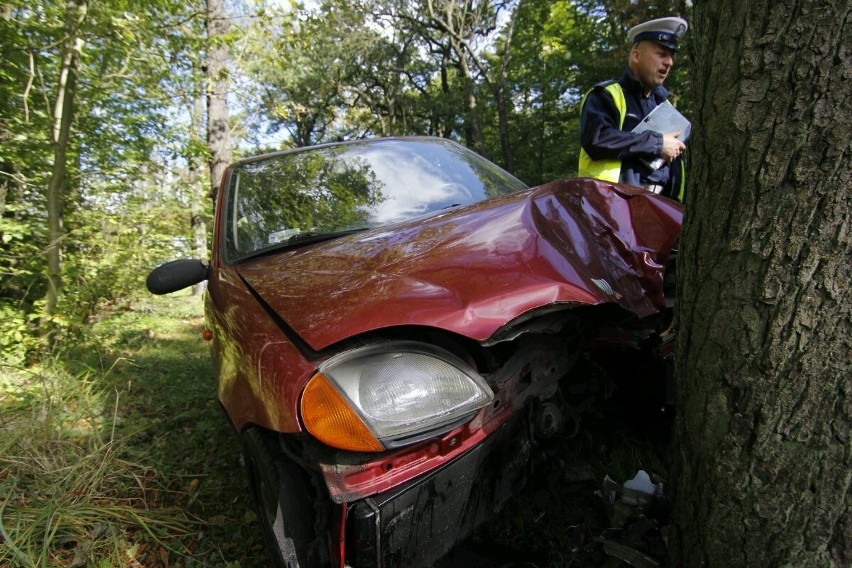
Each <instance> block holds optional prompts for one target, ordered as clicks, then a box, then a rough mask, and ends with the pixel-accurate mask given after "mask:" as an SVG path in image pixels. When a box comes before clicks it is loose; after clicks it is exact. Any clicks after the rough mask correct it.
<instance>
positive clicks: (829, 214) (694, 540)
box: [670, 0, 852, 568]
mask: <svg viewBox="0 0 852 568" xmlns="http://www.w3.org/2000/svg"><path fill="white" fill-rule="evenodd" d="M694 13H695V17H694V21H693V22H691V24H692V25H691V30H693V31H694V35H693V41H694V42H695V44H694V45H695V46H696V50H695V54H696V57H695V60H696V65H697V67H696V72H695V79H696V88H695V93H696V99H697V100H696V113H695V118H696V120H695V123H696V126H697V128H696V136H695V138H694V139H693V141H692V142H691V145H692V153H693V162H694V168H693V172H692V176H691V181H690V186H689V190H688V192H687V195H686V203H685V207H686V216H685V218H686V226H685V230H684V237H683V245H682V247H681V251H680V256H679V266H678V273H679V278H680V282H679V287H678V289H679V290H680V291H681V292H680V298H679V300H678V310H679V320H680V326H681V330H682V331H681V334H680V335H679V337H678V377H679V380H678V381H679V382H678V389H679V391H678V403H679V414H678V418H677V421H676V427H675V463H676V465H677V468H676V480H675V481H676V505H675V516H674V518H675V527H674V528H675V531H674V534H673V539H672V544H671V547H670V552H671V555H672V557H671V559H670V565H672V566H688V567H702V566H708V567H716V566H718V567H729V566H749V567H761V566H767V567H776V566H791V567H792V566H795V567H797V568H798V567H804V568H808V567H820V568H823V567H831V566H850V565H852V527H850V520H852V514H850V501H852V500H850V483H852V473H850V472H852V459H850V456H852V444H850V432H849V427H850V424H852V403H851V402H850V401H852V381H850V377H852V343H850V337H852V299H850V295H849V288H850V282H852V262H850V251H852V237H850V226H852V206H850V192H852V170H850V166H849V163H850V158H852V143H850V140H852V138H850V136H849V132H850V131H852V114H850V112H849V109H850V108H852V81H850V77H852V59H850V38H852V4H850V3H849V1H848V0H817V1H813V2H796V1H794V0H780V1H775V2H757V3H740V2H721V3H713V2H701V3H697V4H696V6H695V12H694Z"/></svg>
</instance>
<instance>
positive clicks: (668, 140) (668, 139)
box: [663, 131, 686, 162]
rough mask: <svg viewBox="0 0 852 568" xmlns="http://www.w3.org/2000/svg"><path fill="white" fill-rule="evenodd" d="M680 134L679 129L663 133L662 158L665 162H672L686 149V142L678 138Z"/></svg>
mask: <svg viewBox="0 0 852 568" xmlns="http://www.w3.org/2000/svg"><path fill="white" fill-rule="evenodd" d="M681 134H682V132H681V131H678V132H670V133H669V134H663V158H665V160H666V161H667V162H673V161H674V160H675V159H677V157H678V156H680V153H681V152H683V151H684V150H685V149H686V144H684V143H683V142H681V141H680V140H678V136H680V135H681Z"/></svg>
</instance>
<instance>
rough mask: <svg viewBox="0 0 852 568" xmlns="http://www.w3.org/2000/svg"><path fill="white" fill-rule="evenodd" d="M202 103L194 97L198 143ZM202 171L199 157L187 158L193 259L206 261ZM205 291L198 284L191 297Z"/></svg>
mask: <svg viewBox="0 0 852 568" xmlns="http://www.w3.org/2000/svg"><path fill="white" fill-rule="evenodd" d="M204 103H205V97H204V95H203V94H201V93H199V96H197V97H195V101H194V102H193V110H192V125H191V129H192V138H193V139H194V140H195V141H197V142H200V141H201V140H202V134H201V132H202V129H203V122H202V121H203V120H204ZM201 170H202V161H201V160H200V158H199V156H197V155H195V154H193V155H192V156H190V158H189V187H190V192H191V195H192V197H191V199H192V206H191V208H192V209H191V213H190V215H191V218H190V223H191V224H192V235H193V248H194V249H195V258H200V259H203V260H206V259H207V258H208V256H209V251H208V248H207V221H206V215H205V210H206V207H205V204H206V203H208V201H207V195H208V192H207V185H206V184H205V179H204V175H203V172H202V171H201ZM206 289H207V281H206V280H205V281H202V282H199V283H198V284H196V285H195V287H194V288H193V289H192V295H193V296H200V295H202V294H203V293H204V291H205V290H206Z"/></svg>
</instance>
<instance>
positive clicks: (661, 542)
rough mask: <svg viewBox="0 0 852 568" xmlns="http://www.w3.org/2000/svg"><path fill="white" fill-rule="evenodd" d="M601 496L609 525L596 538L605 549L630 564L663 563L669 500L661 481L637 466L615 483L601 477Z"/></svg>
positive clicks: (645, 567) (643, 567)
mask: <svg viewBox="0 0 852 568" xmlns="http://www.w3.org/2000/svg"><path fill="white" fill-rule="evenodd" d="M598 494H599V495H600V496H601V497H602V498H603V501H604V506H605V507H606V512H607V516H608V518H609V523H610V528H609V529H608V530H607V531H606V532H605V534H603V535H601V536H600V537H598V538H597V539H596V540H597V542H599V543H600V544H601V545H602V546H603V549H604V552H605V553H606V554H607V555H608V556H611V557H613V558H617V559H618V560H620V561H621V562H624V563H626V564H628V565H630V566H635V567H637V568H652V567H654V566H662V565H664V564H665V555H666V539H665V533H666V528H667V527H666V525H667V524H668V516H669V500H668V498H667V497H666V495H665V492H664V486H663V484H662V483H654V482H653V481H652V480H651V476H650V475H648V473H647V472H645V471H643V470H639V471H638V472H637V473H636V475H635V476H634V477H633V478H632V479H628V480H627V481H625V482H624V483H618V482H617V481H615V480H613V479H612V478H611V477H609V476H608V475H607V476H605V477H604V481H603V489H602V490H601V491H599V492H598Z"/></svg>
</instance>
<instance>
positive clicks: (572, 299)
mask: <svg viewBox="0 0 852 568" xmlns="http://www.w3.org/2000/svg"><path fill="white" fill-rule="evenodd" d="M221 202H222V199H220V203H221ZM219 215H220V216H222V215H223V212H222V211H219ZM220 221H221V219H220ZM681 221H682V210H681V206H680V204H678V203H676V202H674V201H671V200H668V199H666V198H662V197H659V196H656V195H653V194H650V193H648V192H645V191H643V190H639V189H634V188H630V187H628V186H621V185H615V184H610V183H607V182H601V181H597V180H591V179H572V180H562V181H557V182H553V183H550V184H547V185H544V186H540V187H538V188H533V189H531V190H527V191H522V192H519V193H517V194H512V195H510V196H506V197H500V198H496V199H492V200H488V201H485V202H481V203H478V204H475V205H472V206H468V207H464V208H457V209H448V210H447V211H446V212H444V213H440V214H437V215H432V216H429V217H426V218H421V219H414V220H410V221H406V222H404V223H400V224H396V225H393V226H386V227H381V228H378V229H373V230H369V231H365V232H361V233H356V234H353V235H350V236H347V237H342V238H338V239H335V240H330V241H326V242H322V243H319V244H314V245H307V246H304V247H301V248H297V249H292V250H288V251H284V252H280V253H277V254H274V255H270V256H266V257H262V258H259V259H254V260H249V261H245V262H243V263H241V264H238V265H234V266H229V265H226V264H225V263H223V262H222V257H221V254H220V253H219V254H216V255H215V256H214V261H213V265H212V267H211V268H212V270H211V276H210V279H209V294H208V300H207V301H208V310H207V315H208V322H209V323H210V325H211V329H212V331H213V334H214V342H215V344H214V349H213V352H214V357H215V359H214V362H215V364H216V366H217V367H218V368H217V374H218V376H219V379H220V383H219V396H220V400H221V401H222V403H223V405H224V407H225V410H226V412H227V413H228V415H229V417H230V418H231V420H232V422H233V424H234V426H235V427H236V428H237V429H238V430H240V429H242V427H243V426H245V425H247V424H252V423H253V424H258V425H261V426H264V427H267V428H271V429H273V430H277V431H281V432H298V431H300V430H301V427H300V425H299V421H298V403H299V397H300V394H301V391H302V389H303V387H304V385H305V383H306V382H307V380H308V379H309V378H310V376H311V375H312V374H313V372H314V371H315V369H316V367H317V365H318V363H319V362H320V360H321V359H323V358H324V357H323V356H322V355H320V354H316V353H315V352H321V351H322V350H323V349H326V348H329V347H330V346H333V345H335V344H336V343H339V342H340V341H343V340H346V339H349V338H352V337H356V336H359V335H362V334H365V333H369V332H374V331H378V330H382V329H388V328H395V327H400V326H421V327H429V328H436V329H440V330H445V331H448V332H452V333H455V334H459V335H461V336H464V337H467V338H470V339H473V340H476V341H480V342H484V341H487V340H488V339H489V338H491V337H492V336H494V334H495V333H496V332H498V331H499V330H500V329H501V328H503V327H504V326H506V325H507V324H509V323H510V322H512V321H513V320H516V319H517V318H519V317H521V316H523V315H524V314H526V313H529V312H530V311H533V310H538V309H541V308H545V307H547V306H552V305H556V304H567V305H597V304H603V303H614V304H617V305H620V306H621V307H622V308H624V309H625V310H628V311H630V312H633V313H635V314H636V315H638V316H639V317H646V316H650V315H653V314H655V313H657V312H658V311H660V310H662V309H663V308H664V306H665V303H664V298H663V269H664V266H665V262H666V257H667V255H668V252H669V251H670V249H671V248H672V246H673V245H674V243H675V242H676V240H677V238H678V237H679V235H680V226H681ZM217 225H218V226H219V227H222V226H223V225H224V223H221V222H220V223H218V224H217ZM220 230H221V229H220ZM216 240H217V242H221V235H218V234H217V236H216ZM214 246H216V248H217V249H220V248H221V247H220V246H218V245H216V243H214ZM225 296H227V302H225V301H224V298H225ZM225 338H230V339H225ZM302 342H304V344H301V343H302ZM309 352H314V353H315V355H314V356H309V354H308V353H309ZM247 362H251V364H250V365H249V364H247Z"/></svg>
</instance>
